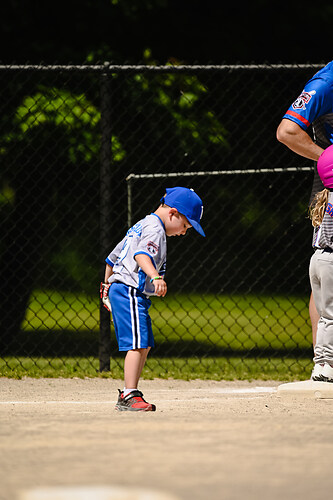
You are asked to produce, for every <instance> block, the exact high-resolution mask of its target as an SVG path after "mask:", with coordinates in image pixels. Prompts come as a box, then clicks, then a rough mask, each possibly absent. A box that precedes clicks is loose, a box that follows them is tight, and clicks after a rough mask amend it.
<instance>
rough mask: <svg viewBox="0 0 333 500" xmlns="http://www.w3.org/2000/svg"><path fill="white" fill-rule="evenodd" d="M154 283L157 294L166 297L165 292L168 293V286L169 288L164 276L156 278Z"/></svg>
mask: <svg viewBox="0 0 333 500" xmlns="http://www.w3.org/2000/svg"><path fill="white" fill-rule="evenodd" d="M153 284H154V287H155V293H156V295H158V296H159V297H164V296H165V294H166V293H167V288H168V287H167V284H166V282H165V281H164V279H163V278H159V279H154V280H153Z"/></svg>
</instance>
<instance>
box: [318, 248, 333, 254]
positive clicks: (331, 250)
mask: <svg viewBox="0 0 333 500" xmlns="http://www.w3.org/2000/svg"><path fill="white" fill-rule="evenodd" d="M315 250H321V251H322V252H327V253H333V248H331V247H325V248H318V247H315Z"/></svg>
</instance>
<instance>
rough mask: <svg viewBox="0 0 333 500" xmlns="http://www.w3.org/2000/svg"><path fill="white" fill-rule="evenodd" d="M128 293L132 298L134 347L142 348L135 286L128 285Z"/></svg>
mask: <svg viewBox="0 0 333 500" xmlns="http://www.w3.org/2000/svg"><path fill="white" fill-rule="evenodd" d="M128 295H129V299H130V310H131V325H132V344H133V349H140V348H141V335H140V320H139V311H138V299H137V296H136V290H135V288H132V287H128Z"/></svg>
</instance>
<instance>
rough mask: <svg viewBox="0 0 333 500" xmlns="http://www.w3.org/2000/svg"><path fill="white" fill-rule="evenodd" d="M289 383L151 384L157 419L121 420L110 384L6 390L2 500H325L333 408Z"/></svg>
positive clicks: (1, 405) (126, 416)
mask: <svg viewBox="0 0 333 500" xmlns="http://www.w3.org/2000/svg"><path fill="white" fill-rule="evenodd" d="M278 385H279V383H278V382H267V381H266V382H262V381H253V382H215V381H192V382H184V381H179V380H152V381H148V380H143V381H142V382H141V385H140V389H141V390H142V391H143V392H144V394H145V397H146V399H147V400H149V401H151V402H154V403H155V404H156V406H157V411H156V412H155V413H139V414H133V413H126V412H125V413H118V412H116V411H115V410H114V402H115V399H116V392H117V388H118V387H122V383H121V382H120V381H117V380H110V379H86V380H81V379H36V380H35V379H23V380H8V379H4V378H0V438H1V439H0V443H1V444H0V484H1V489H0V499H1V500H19V498H20V496H21V492H22V491H24V490H29V489H32V488H36V487H51V486H53V487H55V486H80V487H92V486H96V487H100V486H129V487H135V488H148V489H151V490H155V491H158V492H163V493H167V494H170V495H173V496H174V497H175V498H176V499H179V500H187V499H191V500H199V499H200V500H201V499H223V500H236V499H237V500H238V499H246V500H254V499H256V500H258V499H267V500H281V498H283V500H289V499H290V500H298V499H302V500H307V499H309V500H310V499H311V500H313V499H314V498H315V499H316V500H321V499H325V500H327V498H329V497H330V495H331V494H332V493H331V492H332V488H333V475H332V470H331V469H332V468H331V462H330V459H331V455H332V449H333V399H319V400H316V399H312V398H305V397H295V396H289V397H281V396H279V395H277V394H276V392H275V390H276V387H277V386H278Z"/></svg>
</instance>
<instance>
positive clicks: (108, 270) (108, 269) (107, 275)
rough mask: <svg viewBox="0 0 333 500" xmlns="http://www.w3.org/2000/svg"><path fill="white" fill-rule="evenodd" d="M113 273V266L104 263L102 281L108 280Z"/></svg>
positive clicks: (106, 281)
mask: <svg viewBox="0 0 333 500" xmlns="http://www.w3.org/2000/svg"><path fill="white" fill-rule="evenodd" d="M112 275H113V267H112V266H110V264H106V266H105V275H104V283H108V282H109V278H110V276H112Z"/></svg>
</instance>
